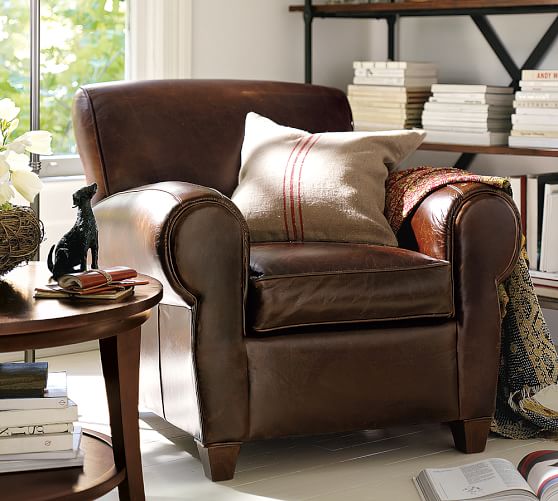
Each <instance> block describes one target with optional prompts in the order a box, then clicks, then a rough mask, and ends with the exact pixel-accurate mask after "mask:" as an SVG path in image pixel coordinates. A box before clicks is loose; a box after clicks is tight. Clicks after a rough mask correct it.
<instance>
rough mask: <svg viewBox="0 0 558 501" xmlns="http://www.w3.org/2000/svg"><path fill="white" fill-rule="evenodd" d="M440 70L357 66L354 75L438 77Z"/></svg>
mask: <svg viewBox="0 0 558 501" xmlns="http://www.w3.org/2000/svg"><path fill="white" fill-rule="evenodd" d="M437 75H438V72H437V70H435V69H431V68H413V69H406V68H355V70H354V76H359V77H382V78H384V77H391V78H404V77H431V78H437Z"/></svg>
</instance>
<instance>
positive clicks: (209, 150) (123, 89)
mask: <svg viewBox="0 0 558 501" xmlns="http://www.w3.org/2000/svg"><path fill="white" fill-rule="evenodd" d="M287 101H288V103H289V105H288V106H285V102H287ZM294 110H296V112H295V113H293V111H294ZM325 110H327V112H326V111H325ZM249 111H255V112H256V113H259V114H260V115H263V116H265V117H268V118H270V119H272V120H274V121H275V122H277V123H280V124H283V125H289V126H291V127H296V128H298V129H304V130H307V131H310V132H326V131H349V130H351V129H352V115H351V110H350V107H349V105H348V103H347V100H346V98H345V96H344V94H343V93H342V92H341V91H338V90H333V89H327V88H325V87H319V86H309V85H299V84H290V83H279V82H244V81H233V80H229V81H218V80H161V81H157V82H156V83H154V82H146V81H142V82H116V83H114V82H111V83H106V84H96V85H88V86H84V87H82V88H81V89H80V90H79V91H78V93H77V94H76V98H75V101H74V108H73V120H74V123H75V132H76V138H77V142H78V147H79V151H80V155H81V158H82V161H83V164H84V167H85V172H86V175H87V178H88V182H89V181H90V180H92V179H96V180H97V183H98V190H97V194H96V196H95V198H94V200H100V199H101V198H104V197H105V196H107V195H109V194H111V193H116V192H119V191H123V190H127V189H129V188H134V187H136V186H141V185H145V184H151V183H157V182H160V181H187V182H189V183H194V184H200V185H203V186H209V187H212V188H215V189H217V190H219V191H220V192H221V193H223V194H225V195H227V196H230V195H231V194H232V192H233V190H234V189H235V188H236V185H237V178H238V170H239V167H240V147H241V146H242V140H243V138H244V120H245V117H246V114H247V113H248V112H249ZM122 131H126V132H125V134H124V133H123V132H122ZM154 136H156V137H157V140H156V141H154V140H153V138H154ZM131 170H133V173H134V175H133V176H131V175H130V172H131Z"/></svg>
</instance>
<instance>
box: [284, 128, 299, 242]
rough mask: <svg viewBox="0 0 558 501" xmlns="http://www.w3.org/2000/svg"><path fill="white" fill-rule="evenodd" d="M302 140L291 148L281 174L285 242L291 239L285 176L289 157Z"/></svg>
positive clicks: (289, 160)
mask: <svg viewBox="0 0 558 501" xmlns="http://www.w3.org/2000/svg"><path fill="white" fill-rule="evenodd" d="M302 139H303V138H302V137H301V138H299V139H298V140H297V142H296V143H295V145H294V146H293V149H292V150H291V153H290V155H289V158H288V159H287V163H286V164H285V171H284V172H283V219H284V222H285V233H286V234H287V240H290V239H291V235H290V232H289V218H288V216H287V175H288V174H287V172H288V170H289V163H290V162H291V157H292V156H293V153H294V152H295V150H296V149H297V148H298V145H299V144H300V142H301V141H302Z"/></svg>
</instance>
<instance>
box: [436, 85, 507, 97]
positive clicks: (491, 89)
mask: <svg viewBox="0 0 558 501" xmlns="http://www.w3.org/2000/svg"><path fill="white" fill-rule="evenodd" d="M432 92H433V93H435V94H437V93H438V92H439V93H442V94H447V93H453V94H510V95H512V94H513V88H512V87H502V86H494V85H455V84H435V85H433V86H432Z"/></svg>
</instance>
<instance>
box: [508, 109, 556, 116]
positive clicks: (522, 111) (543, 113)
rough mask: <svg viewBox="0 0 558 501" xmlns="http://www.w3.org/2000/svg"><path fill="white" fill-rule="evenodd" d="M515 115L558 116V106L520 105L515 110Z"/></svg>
mask: <svg viewBox="0 0 558 501" xmlns="http://www.w3.org/2000/svg"><path fill="white" fill-rule="evenodd" d="M515 114H516V115H522V116H523V115H528V116H532V117H539V118H546V117H549V118H558V108H526V107H523V106H520V107H518V108H516V110H515Z"/></svg>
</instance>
